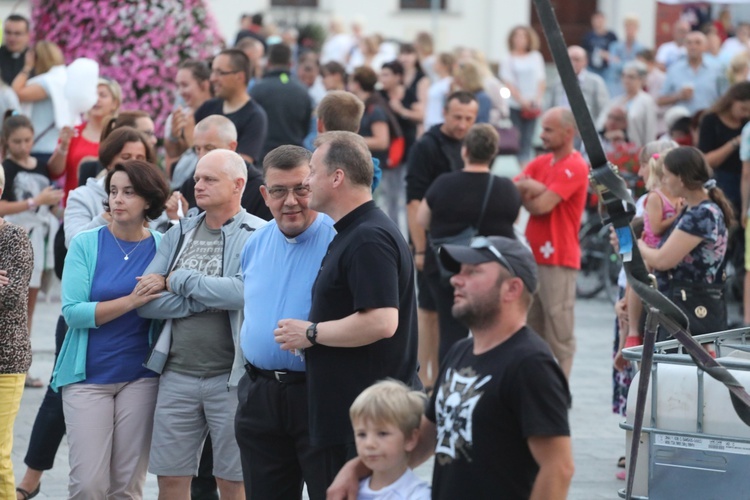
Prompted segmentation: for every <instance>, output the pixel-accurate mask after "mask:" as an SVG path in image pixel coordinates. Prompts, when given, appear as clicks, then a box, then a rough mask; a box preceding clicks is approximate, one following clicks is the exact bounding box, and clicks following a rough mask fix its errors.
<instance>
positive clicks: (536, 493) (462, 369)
mask: <svg viewBox="0 0 750 500" xmlns="http://www.w3.org/2000/svg"><path fill="white" fill-rule="evenodd" d="M439 255H440V259H441V260H442V263H443V264H444V265H445V267H446V268H447V269H449V270H451V271H454V272H455V273H456V274H455V275H454V276H453V277H452V278H451V284H452V285H453V287H454V289H455V294H454V304H453V309H452V312H453V315H454V316H455V317H456V318H458V319H459V320H461V321H463V322H464V323H465V324H466V326H468V327H469V328H470V329H471V332H472V334H473V336H472V337H469V338H466V339H463V340H460V341H458V342H457V343H456V344H454V345H453V347H452V348H451V350H450V351H448V353H447V354H446V356H445V359H444V360H443V363H442V365H441V367H440V373H439V375H438V377H437V380H438V383H437V384H436V385H435V390H434V392H433V394H432V398H431V399H430V403H429V404H428V405H427V410H426V412H425V418H422V423H421V425H420V430H419V442H418V443H417V446H416V448H415V450H414V452H413V453H412V454H411V456H410V461H409V466H410V467H415V466H417V465H419V464H421V463H422V462H424V461H425V460H427V459H428V458H429V457H430V456H431V455H432V454H433V453H434V454H435V455H436V457H437V459H436V460H435V463H434V468H433V478H432V497H433V498H436V499H446V500H447V499H453V498H491V497H493V495H494V496H497V492H500V491H501V492H503V497H504V498H530V497H540V498H541V497H544V498H545V499H552V500H562V499H564V498H567V494H568V488H569V487H570V481H571V478H572V476H573V470H574V466H573V454H572V451H571V446H570V428H569V425H568V407H569V405H570V393H569V392H568V382H567V380H566V378H565V375H563V372H562V370H561V369H560V367H559V365H558V364H557V361H555V358H554V357H553V356H552V352H551V351H550V349H549V346H548V345H547V343H546V342H544V340H542V338H541V337H540V336H539V335H537V334H536V333H535V332H534V331H533V330H531V329H530V328H529V327H528V326H526V315H527V313H528V310H529V306H530V304H531V301H532V297H533V293H534V291H535V290H536V287H537V266H536V262H535V260H534V256H533V255H532V253H531V251H530V250H529V249H528V248H527V247H525V246H524V245H523V244H521V243H520V242H518V241H516V240H513V239H509V238H503V237H496V236H491V237H478V238H474V239H473V240H472V242H471V244H470V245H468V246H462V245H445V246H443V247H442V248H441V250H440V253H439ZM366 475H367V474H366V471H365V468H364V464H363V463H362V462H361V461H360V460H359V459H358V458H355V459H353V460H352V461H350V462H349V463H348V464H347V465H346V466H345V467H344V468H343V469H342V471H341V473H339V476H338V477H337V478H336V481H334V484H333V485H332V486H331V488H329V490H328V493H329V498H334V499H339V498H345V496H346V493H347V492H349V493H356V491H357V485H358V482H357V476H360V477H362V476H366Z"/></svg>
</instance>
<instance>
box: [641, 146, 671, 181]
mask: <svg viewBox="0 0 750 500" xmlns="http://www.w3.org/2000/svg"><path fill="white" fill-rule="evenodd" d="M669 151H671V149H667V150H666V151H662V152H661V153H655V154H653V155H651V158H649V160H648V163H647V164H646V168H648V170H649V175H648V181H647V182H646V189H647V190H648V191H653V190H654V189H657V188H658V187H659V186H661V178H662V176H663V175H664V157H665V156H667V153H668V152H669Z"/></svg>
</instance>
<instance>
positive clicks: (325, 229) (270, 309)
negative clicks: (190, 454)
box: [235, 145, 345, 498]
mask: <svg viewBox="0 0 750 500" xmlns="http://www.w3.org/2000/svg"><path fill="white" fill-rule="evenodd" d="M310 157H311V153H310V152H309V151H308V150H306V149H305V148H301V147H298V146H291V145H288V146H280V147H278V148H276V149H274V150H272V151H270V152H269V153H268V154H267V155H266V156H265V158H264V159H263V177H264V181H265V184H264V185H263V186H262V187H261V188H260V189H261V194H262V195H263V199H264V200H265V202H266V205H267V206H268V208H269V209H270V211H271V214H273V218H274V220H272V221H271V222H269V223H268V224H266V225H265V226H263V227H261V228H259V229H258V230H256V231H255V232H254V233H253V235H252V236H251V237H250V238H249V239H248V240H247V243H246V244H245V247H244V249H243V250H242V261H241V262H242V277H243V280H244V290H245V308H244V321H243V324H242V331H241V335H240V345H241V347H242V352H243V355H244V356H245V360H246V361H247V365H246V371H247V373H246V374H245V375H244V376H243V377H242V379H241V380H240V383H239V386H238V389H237V395H238V398H239V404H238V406H237V417H236V420H235V433H236V436H237V444H238V445H239V447H240V455H241V457H242V474H243V477H244V482H245V491H246V492H247V494H248V497H249V496H250V495H251V494H252V496H253V498H299V497H300V496H301V493H302V483H303V481H304V482H305V483H307V489H308V492H309V493H310V497H311V498H324V497H325V491H326V488H327V487H328V485H327V484H324V478H325V477H327V476H326V474H325V467H326V463H325V461H324V460H323V459H322V455H321V453H322V450H318V449H314V448H312V447H311V446H310V442H309V439H308V428H309V424H308V411H307V404H308V401H307V385H306V377H305V361H304V352H288V351H283V350H281V348H280V347H279V344H278V343H276V341H275V339H274V334H273V332H274V330H275V329H276V328H277V326H278V321H279V320H281V319H284V318H306V317H307V316H308V313H309V311H310V302H311V299H312V287H313V283H314V282H315V279H316V277H317V275H318V269H319V268H320V266H321V262H322V261H323V257H324V256H325V255H326V252H327V251H328V245H329V243H330V242H331V240H333V237H334V236H335V234H336V231H335V229H334V228H333V220H332V219H331V218H330V217H328V216H327V215H325V214H322V213H317V212H315V211H313V210H310V209H309V208H308V206H307V203H308V200H309V196H310V188H309V187H308V185H307V184H306V179H307V176H308V175H309V173H310ZM342 376H345V374H342ZM251 492H252V493H251Z"/></svg>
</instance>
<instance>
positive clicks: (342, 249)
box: [305, 201, 419, 446]
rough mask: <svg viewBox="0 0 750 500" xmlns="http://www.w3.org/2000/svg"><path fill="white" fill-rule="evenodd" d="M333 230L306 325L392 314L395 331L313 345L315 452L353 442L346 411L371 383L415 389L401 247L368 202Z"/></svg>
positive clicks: (407, 261)
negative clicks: (359, 341) (346, 343)
mask: <svg viewBox="0 0 750 500" xmlns="http://www.w3.org/2000/svg"><path fill="white" fill-rule="evenodd" d="M334 227H335V228H336V232H337V234H336V237H335V238H334V239H333V241H331V244H330V245H329V246H328V251H327V252H326V256H325V257H324V258H323V262H322V263H321V266H320V271H319V272H318V277H317V278H316V280H315V284H314V285H313V290H312V304H311V307H310V316H309V319H310V321H313V322H316V323H317V322H323V321H331V320H337V319H342V318H345V317H347V316H350V315H352V314H354V313H355V312H358V311H363V310H366V309H380V308H389V307H393V308H396V309H398V327H397V328H396V332H395V333H394V335H393V336H392V337H390V338H387V339H382V340H379V341H377V342H374V343H372V344H369V345H365V346H362V347H354V348H342V347H328V346H324V345H316V346H314V347H311V348H310V349H307V350H306V351H305V360H306V363H307V386H308V401H309V412H310V442H311V444H312V445H313V446H335V445H342V444H347V443H353V442H354V435H353V433H352V426H351V423H350V421H349V407H350V406H351V404H352V403H353V402H354V399H355V398H356V397H357V396H358V395H359V393H360V392H362V391H363V390H364V389H365V388H367V387H369V386H370V385H372V384H373V383H375V382H377V381H379V380H382V379H384V378H387V377H390V378H394V379H397V380H401V381H402V382H404V383H406V384H407V385H411V386H415V385H417V386H418V385H419V383H418V382H417V380H418V379H417V378H416V375H417V304H416V298H415V290H414V281H415V276H414V263H413V260H412V256H411V252H410V251H409V247H408V246H407V244H406V241H405V240H404V238H403V236H402V235H401V232H400V231H399V229H398V227H397V226H396V224H395V223H394V222H393V221H392V220H391V219H390V218H389V217H388V216H387V215H386V214H385V213H383V211H382V210H380V209H379V208H378V207H377V206H376V205H375V203H374V202H373V201H369V202H367V203H364V204H363V205H360V206H359V207H357V208H356V209H354V210H353V211H351V212H349V213H348V214H347V215H345V216H344V217H343V218H342V219H341V220H339V221H338V222H337V223H336V224H335V225H334ZM352 334H356V332H352Z"/></svg>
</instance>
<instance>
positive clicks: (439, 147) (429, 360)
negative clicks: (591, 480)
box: [406, 91, 479, 387]
mask: <svg viewBox="0 0 750 500" xmlns="http://www.w3.org/2000/svg"><path fill="white" fill-rule="evenodd" d="M478 111H479V103H478V102H477V100H476V98H475V97H474V95H473V94H471V93H470V92H464V91H458V92H454V93H452V94H450V95H449V96H448V98H447V99H446V101H445V106H444V107H443V123H441V124H439V125H435V126H433V127H432V128H430V129H429V130H428V131H427V132H425V133H424V135H423V136H422V137H421V138H420V139H419V140H418V141H417V142H416V143H415V144H414V146H412V148H411V151H410V153H409V160H408V161H407V171H406V215H407V221H408V223H409V235H410V236H411V243H412V246H413V248H414V264H415V265H416V267H417V282H418V287H419V377H420V378H421V379H422V383H423V384H424V385H425V386H428V387H429V386H432V385H433V384H434V382H435V377H437V370H438V359H437V358H438V345H439V335H438V317H437V304H436V300H435V297H434V294H433V292H432V289H433V288H435V287H438V286H439V271H438V266H437V261H436V260H435V255H434V254H433V252H432V251H431V250H430V246H429V245H428V244H427V235H426V233H425V230H424V227H423V226H421V225H420V224H419V223H418V222H417V209H418V208H419V205H420V203H421V202H422V198H424V195H425V193H426V192H427V188H429V187H430V185H431V184H432V183H433V182H434V181H435V179H437V178H438V176H439V175H441V174H445V173H447V172H454V171H457V170H461V169H462V168H463V166H464V163H463V160H462V159H461V144H462V142H463V140H464V137H465V136H466V134H467V133H468V132H469V129H470V128H471V126H472V125H474V122H475V121H476V118H477V113H478ZM430 277H432V278H433V280H432V282H430Z"/></svg>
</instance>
